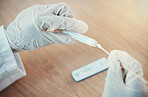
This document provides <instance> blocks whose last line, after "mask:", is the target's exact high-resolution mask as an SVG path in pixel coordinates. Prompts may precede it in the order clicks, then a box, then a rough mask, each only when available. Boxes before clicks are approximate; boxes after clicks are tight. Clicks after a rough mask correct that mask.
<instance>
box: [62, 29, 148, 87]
mask: <svg viewBox="0 0 148 97" xmlns="http://www.w3.org/2000/svg"><path fill="white" fill-rule="evenodd" d="M63 33H65V34H68V35H70V36H71V37H73V38H74V39H76V40H78V41H80V42H82V43H85V44H87V45H89V46H93V47H98V48H100V49H101V50H103V51H104V52H105V53H106V54H108V55H109V52H108V51H106V50H105V49H104V48H103V47H102V46H101V45H100V44H98V42H97V41H96V40H94V39H92V38H90V37H87V36H84V35H82V34H79V33H76V32H69V31H64V32H63ZM121 65H122V66H123V67H124V68H125V69H127V70H128V71H130V72H132V73H133V74H134V75H135V76H136V77H138V78H139V79H141V80H143V81H144V82H145V83H146V84H148V81H147V80H145V79H144V78H142V77H141V76H139V75H138V74H137V73H136V72H134V71H133V70H131V69H130V68H128V67H127V66H126V65H124V64H122V63H121Z"/></svg>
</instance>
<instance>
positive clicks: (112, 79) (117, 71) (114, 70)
mask: <svg viewBox="0 0 148 97" xmlns="http://www.w3.org/2000/svg"><path fill="white" fill-rule="evenodd" d="M108 64H109V70H108V72H107V77H106V82H108V83H110V84H111V83H112V84H115V85H116V83H121V84H123V77H122V71H121V67H120V61H119V59H118V56H117V55H116V52H114V51H111V53H110V55H109V57H108Z"/></svg>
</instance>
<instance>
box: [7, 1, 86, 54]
mask: <svg viewBox="0 0 148 97" xmlns="http://www.w3.org/2000/svg"><path fill="white" fill-rule="evenodd" d="M47 28H49V29H50V31H46V30H47ZM57 29H61V30H69V31H74V32H78V33H85V32H87V30H88V26H87V24H86V23H85V22H83V21H81V20H77V19H75V18H74V14H73V13H72V11H71V9H70V8H69V7H68V6H67V5H66V4H65V3H58V4H49V5H34V6H32V7H29V8H27V9H25V10H23V11H22V12H21V13H19V14H18V16H17V17H16V19H15V20H14V21H13V22H11V23H10V24H9V25H8V27H7V28H6V35H7V38H8V41H9V43H10V46H11V48H12V49H13V50H17V51H24V50H34V49H37V48H41V47H43V46H46V45H50V44H73V43H74V39H73V38H72V37H70V36H69V35H66V34H63V33H62V32H58V33H55V32H52V31H53V30H57Z"/></svg>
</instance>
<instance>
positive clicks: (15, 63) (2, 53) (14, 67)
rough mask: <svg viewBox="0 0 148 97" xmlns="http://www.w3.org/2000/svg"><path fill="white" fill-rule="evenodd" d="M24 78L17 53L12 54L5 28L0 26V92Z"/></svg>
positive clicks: (24, 74)
mask: <svg viewBox="0 0 148 97" xmlns="http://www.w3.org/2000/svg"><path fill="white" fill-rule="evenodd" d="M24 76H26V71H25V69H24V66H23V64H22V61H21V59H20V56H19V54H18V53H13V52H12V50H11V48H10V46H9V43H8V41H7V37H6V35H5V28H4V27H3V26H0V91H2V90H3V89H5V88H6V87H8V86H9V85H10V84H12V83H13V82H15V81H16V80H18V79H20V78H22V77H24Z"/></svg>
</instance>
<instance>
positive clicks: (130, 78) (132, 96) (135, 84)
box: [103, 50, 148, 97]
mask: <svg viewBox="0 0 148 97" xmlns="http://www.w3.org/2000/svg"><path fill="white" fill-rule="evenodd" d="M119 60H120V61H119ZM120 62H121V63H122V64H124V65H127V66H128V68H130V69H132V70H133V71H134V72H136V73H137V74H139V75H140V76H141V77H143V71H142V67H141V65H140V63H139V62H137V61H136V60H135V59H134V58H132V57H131V56H129V55H128V54H127V53H126V52H123V51H119V50H114V51H112V52H111V53H110V56H109V58H108V63H109V65H110V67H109V70H108V72H107V77H106V82H105V88H104V92H103V97H148V94H146V92H147V93H148V91H147V90H146V85H145V83H144V82H143V81H141V80H140V79H139V78H137V77H136V76H135V75H133V74H132V73H131V72H128V71H126V70H125V71H126V78H125V82H124V80H123V77H122V70H121V67H120ZM144 95H145V96H144Z"/></svg>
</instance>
